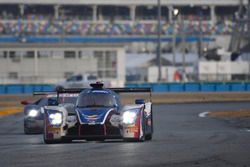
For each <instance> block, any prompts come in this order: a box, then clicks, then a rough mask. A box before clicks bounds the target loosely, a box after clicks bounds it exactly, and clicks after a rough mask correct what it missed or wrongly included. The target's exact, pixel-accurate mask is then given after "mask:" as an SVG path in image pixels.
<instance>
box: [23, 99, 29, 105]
mask: <svg viewBox="0 0 250 167" xmlns="http://www.w3.org/2000/svg"><path fill="white" fill-rule="evenodd" d="M21 104H22V105H27V104H29V102H28V101H27V100H23V101H21Z"/></svg>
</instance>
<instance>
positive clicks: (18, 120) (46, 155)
mask: <svg viewBox="0 0 250 167" xmlns="http://www.w3.org/2000/svg"><path fill="white" fill-rule="evenodd" d="M227 109H230V110H231V109H250V104H249V103H216V104H212V103H208V104H178V105H173V104H172V105H155V106H154V107H153V110H154V129H155V133H154V136H153V140H152V141H147V142H144V143H133V142H130V143H126V142H122V141H119V140H117V141H107V142H102V143H100V142H85V141H75V142H74V143H70V144H55V145H46V144H43V141H42V135H24V134H23V115H22V114H17V115H12V116H8V117H3V118H0V167H8V166H11V167H12V166H14V167H15V166H24V167H30V166H31V167H34V166H36V167H40V166H53V167H57V166H58V167H59V166H60V167H66V166H67V167H81V166H84V167H85V166H93V167H97V166H101V167H107V166H119V167H120V166H144V167H145V166H154V167H155V166H172V167H182V166H183V167H184V166H185V167H186V166H206V167H211V166H213V167H214V166H219V167H224V166H226V167H228V166H229V167H231V166H232V167H236V166H240V167H248V166H250V132H247V131H246V130H245V129H241V128H237V127H234V126H231V125H230V124H227V123H226V122H224V121H221V120H219V119H214V118H200V117H198V114H199V113H201V112H205V111H219V110H227Z"/></svg>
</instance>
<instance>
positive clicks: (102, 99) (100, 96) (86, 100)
mask: <svg viewBox="0 0 250 167" xmlns="http://www.w3.org/2000/svg"><path fill="white" fill-rule="evenodd" d="M115 104H116V103H115V99H114V98H113V96H112V95H111V94H109V93H100V92H99V93H93V92H91V93H84V94H82V95H80V96H79V98H78V101H77V106H78V107H114V106H115Z"/></svg>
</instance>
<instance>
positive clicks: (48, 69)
mask: <svg viewBox="0 0 250 167" xmlns="http://www.w3.org/2000/svg"><path fill="white" fill-rule="evenodd" d="M124 61H125V50H124V47H123V46H122V45H119V44H105V45H103V44H5V45H0V83H1V84H5V83H52V84H55V83H58V82H59V81H62V80H64V79H65V78H67V77H69V76H71V75H74V74H85V73H87V74H96V75H97V76H98V78H100V79H102V80H106V81H110V82H111V83H112V86H122V85H123V84H124V82H125V65H124Z"/></svg>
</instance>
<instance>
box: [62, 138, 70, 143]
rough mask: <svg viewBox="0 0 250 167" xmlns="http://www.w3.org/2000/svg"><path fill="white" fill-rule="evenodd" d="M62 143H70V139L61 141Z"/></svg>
mask: <svg viewBox="0 0 250 167" xmlns="http://www.w3.org/2000/svg"><path fill="white" fill-rule="evenodd" d="M62 143H72V140H71V139H62Z"/></svg>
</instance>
